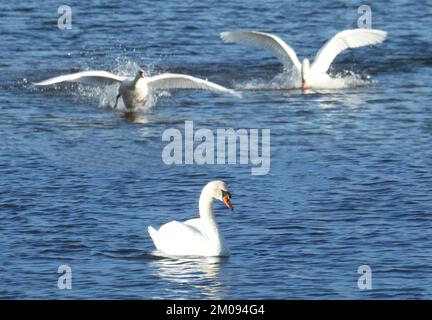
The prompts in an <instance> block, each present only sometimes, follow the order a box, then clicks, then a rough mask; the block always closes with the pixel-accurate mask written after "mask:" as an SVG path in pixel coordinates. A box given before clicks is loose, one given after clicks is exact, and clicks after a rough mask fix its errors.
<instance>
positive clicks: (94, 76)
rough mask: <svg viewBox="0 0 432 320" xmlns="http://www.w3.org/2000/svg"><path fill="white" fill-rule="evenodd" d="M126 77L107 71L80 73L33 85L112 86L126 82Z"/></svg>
mask: <svg viewBox="0 0 432 320" xmlns="http://www.w3.org/2000/svg"><path fill="white" fill-rule="evenodd" d="M126 79H127V77H122V76H117V75H115V74H112V73H110V72H107V71H99V70H94V71H82V72H77V73H72V74H65V75H61V76H58V77H54V78H49V79H46V80H44V81H41V82H36V83H34V85H36V86H48V85H51V84H55V83H61V82H87V83H88V82H90V83H94V82H99V83H105V84H112V83H116V82H118V83H120V82H122V81H124V80H126Z"/></svg>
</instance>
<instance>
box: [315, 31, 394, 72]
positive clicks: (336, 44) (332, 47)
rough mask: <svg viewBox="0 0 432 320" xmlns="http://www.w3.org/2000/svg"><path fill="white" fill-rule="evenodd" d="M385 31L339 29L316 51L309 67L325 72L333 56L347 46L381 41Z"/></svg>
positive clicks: (372, 43)
mask: <svg viewBox="0 0 432 320" xmlns="http://www.w3.org/2000/svg"><path fill="white" fill-rule="evenodd" d="M386 37H387V32H385V31H382V30H376V29H351V30H345V31H341V32H339V33H338V34H336V35H335V36H334V37H333V38H331V39H330V40H329V41H327V43H326V44H325V45H324V46H323V47H322V48H321V49H320V50H319V51H318V53H317V55H316V56H315V60H314V62H313V64H312V67H311V72H313V73H325V72H327V70H328V68H329V67H330V64H331V63H332V61H333V60H334V58H335V57H336V56H337V55H338V54H339V53H341V52H342V51H344V50H345V49H348V48H358V47H363V46H368V45H374V44H378V43H381V42H383V41H384V40H385V39H386Z"/></svg>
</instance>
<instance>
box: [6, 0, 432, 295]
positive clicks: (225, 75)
mask: <svg viewBox="0 0 432 320" xmlns="http://www.w3.org/2000/svg"><path fill="white" fill-rule="evenodd" d="M135 2H136V4H135ZM89 3H91V4H84V2H82V1H68V3H67V4H69V5H70V6H71V7H72V14H73V15H72V29H71V30H60V29H58V28H57V19H58V17H59V14H58V13H57V8H58V5H59V2H58V1H43V2H41V1H32V0H30V1H26V3H21V2H19V1H14V2H10V4H6V2H2V3H1V4H0V41H1V42H0V70H1V72H0V92H1V95H0V137H1V140H0V141H1V143H0V221H1V222H0V243H1V246H0V298H6V299H22V298H25V299H29V298H30V299H32V298H43V299H47V298H49V299H69V298H80V299H90V298H98V299H99V298H113V299H123V298H134V299H135V298H137V299H155V298H158V299H159V298H175V299H190V298H193V299H261V298H269V299H330V298H332V299H333V298H335V299H375V298H379V299H396V298H397V299H431V298H432V259H431V258H432V246H431V245H432V242H431V241H432V228H431V214H432V169H431V168H432V148H431V147H432V94H431V89H430V88H431V85H430V84H431V82H432V37H431V33H430V31H431V27H432V23H431V21H432V20H431V18H430V17H431V16H432V5H431V3H430V2H429V1H416V2H412V1H403V0H398V1H393V2H391V3H388V2H386V1H373V4H371V6H372V10H373V11H372V12H373V15H372V18H373V26H374V28H379V29H383V30H386V31H388V32H389V37H388V40H387V41H386V42H385V43H383V44H382V45H379V46H375V47H371V48H362V49H358V50H351V51H347V52H345V53H343V54H341V55H340V56H338V58H337V59H336V61H335V63H334V65H333V69H332V72H333V73H334V74H337V73H341V72H342V73H343V72H353V73H354V74H356V75H358V76H359V77H361V78H363V79H369V80H368V84H367V85H366V86H361V87H352V88H346V89H335V90H328V91H325V92H324V91H313V92H308V94H303V93H302V92H300V91H298V90H288V89H286V88H283V87H281V88H278V89H277V88H276V89H275V88H274V86H273V87H272V86H271V85H270V84H271V81H272V78H273V77H274V76H276V75H277V74H278V73H280V72H281V65H280V64H279V63H278V61H277V60H276V59H275V58H273V57H272V56H271V55H269V54H267V53H266V52H265V51H262V50H257V49H253V48H249V47H245V46H242V45H227V44H224V43H223V42H222V41H221V40H220V38H219V36H218V34H219V33H220V32H223V31H227V30H233V29H254V30H260V31H265V32H270V33H275V34H277V35H279V36H280V37H282V38H283V39H284V40H286V41H287V42H288V43H289V44H290V45H292V47H293V48H294V49H295V50H296V51H297V54H298V56H299V57H300V58H303V57H309V58H313V57H314V55H315V53H316V51H317V50H318V49H319V48H320V47H321V45H322V44H323V43H324V42H325V41H326V40H327V39H328V38H330V37H331V36H333V35H334V34H335V33H336V32H338V31H340V30H343V29H348V28H354V27H356V25H357V19H358V17H359V15H358V13H357V8H358V6H359V5H361V4H364V2H358V1H333V2H331V3H324V2H301V3H299V2H297V1H281V0H278V1H276V0H270V1H263V2H261V1H255V0H251V1H226V2H225V1H224V2H218V3H215V2H214V1H210V0H201V1H178V2H177V1H176V2H174V1H163V2H162V1H158V2H154V1H134V2H130V1H125V0H117V1H91V2H89ZM138 66H141V67H142V68H144V69H145V70H147V71H148V72H149V73H152V74H157V73H160V72H166V71H169V72H181V73H187V74H191V75H194V76H199V77H202V78H208V79H209V80H212V81H215V82H217V83H220V84H222V85H225V86H228V87H236V88H237V89H239V90H242V89H244V88H248V90H243V91H244V92H243V98H242V99H238V98H235V97H232V96H230V95H220V94H214V93H210V92H203V91H179V92H172V93H170V94H168V93H165V94H164V95H161V96H159V97H158V101H157V104H156V105H155V107H154V108H153V109H152V110H147V112H144V111H143V112H140V113H138V114H135V115H134V116H126V115H125V114H123V113H122V112H120V111H118V110H113V109H112V108H111V107H109V105H112V104H113V102H114V99H115V93H116V92H115V90H114V89H113V88H105V89H104V88H96V89H88V88H83V87H77V86H58V87H55V88H51V89H43V90H42V89H38V88H35V87H33V86H32V85H31V82H33V81H40V80H43V79H46V78H49V77H51V76H55V75H59V74H63V73H70V72H76V71H79V70H90V69H103V70H107V71H112V72H116V73H123V74H125V73H133V72H135V71H136V69H137V68H138ZM255 83H258V84H259V86H258V87H260V89H263V84H264V89H265V84H267V83H268V84H269V86H268V89H267V90H257V89H254V88H253V85H251V84H255ZM186 120H190V121H194V126H195V127H196V128H197V129H199V128H209V129H216V128H230V127H232V128H235V129H239V128H259V129H263V128H270V129H271V171H270V173H269V174H268V175H263V176H252V175H251V167H252V166H251V165H240V164H237V165H226V166H224V165H203V166H199V165H179V166H167V165H165V163H164V162H163V161H162V157H161V154H162V150H163V148H164V146H165V145H166V143H164V142H162V141H161V136H162V133H163V132H164V130H165V129H167V128H177V129H179V130H183V127H184V121H186ZM214 179H222V180H224V181H226V183H227V184H228V186H229V187H230V191H231V192H232V194H233V199H232V201H233V204H234V206H235V211H234V213H233V214H231V213H230V212H229V211H228V210H226V209H225V208H224V206H223V204H222V203H216V204H215V210H216V215H217V219H218V221H219V223H220V227H221V229H222V232H223V234H224V236H225V238H226V240H227V242H228V244H229V247H230V250H231V256H230V257H229V258H223V259H218V258H212V259H210V258H187V259H186V258H185V259H175V258H162V257H157V256H155V255H154V254H153V251H154V246H153V243H152V241H151V239H150V238H149V236H148V234H147V231H146V229H147V226H148V225H150V224H152V225H153V226H155V227H157V226H160V225H162V224H163V223H166V222H168V221H170V220H172V219H177V220H185V219H188V218H192V217H194V216H196V215H197V204H198V197H199V193H200V191H201V188H202V187H203V186H204V185H205V184H206V183H207V182H209V181H211V180H214ZM63 264H66V265H69V266H70V267H71V268H72V289H71V290H67V289H66V290H60V289H59V288H58V287H57V280H58V277H59V276H60V274H58V273H57V269H58V267H59V266H60V265H63ZM361 265H368V266H370V267H371V269H372V290H360V289H359V288H358V286H357V280H358V278H359V276H360V275H359V274H358V273H357V269H358V267H359V266H361Z"/></svg>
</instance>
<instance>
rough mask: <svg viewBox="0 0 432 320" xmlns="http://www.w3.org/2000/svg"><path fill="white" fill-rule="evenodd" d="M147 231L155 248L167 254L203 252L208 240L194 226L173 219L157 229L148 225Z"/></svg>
mask: <svg viewBox="0 0 432 320" xmlns="http://www.w3.org/2000/svg"><path fill="white" fill-rule="evenodd" d="M193 220H195V219H193ZM197 220H199V219H197ZM149 233H150V236H151V237H152V239H153V242H154V244H155V246H156V248H157V249H159V250H161V251H163V252H165V253H166V254H169V255H196V254H204V253H205V249H206V243H207V241H208V239H207V237H206V236H205V235H203V233H201V231H200V230H199V229H197V228H196V227H194V226H192V225H190V224H188V223H182V222H179V221H175V220H173V221H171V222H168V223H166V224H164V225H163V226H161V227H160V229H159V230H158V231H156V230H155V229H153V228H150V227H149Z"/></svg>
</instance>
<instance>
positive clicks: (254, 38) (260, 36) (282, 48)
mask: <svg viewBox="0 0 432 320" xmlns="http://www.w3.org/2000/svg"><path fill="white" fill-rule="evenodd" d="M386 37H387V32H385V31H382V30H374V29H352V30H345V31H341V32H339V33H338V34H336V35H335V36H334V37H333V38H331V39H330V40H329V41H327V43H326V44H325V45H324V46H323V47H322V48H321V49H320V50H319V51H318V53H317V55H316V56H315V60H314V62H313V64H312V65H310V63H309V60H308V59H304V60H303V61H302V63H300V61H299V60H298V58H297V55H296V53H295V51H294V50H293V49H292V48H291V47H290V46H289V45H287V44H286V43H285V42H284V41H283V40H282V39H281V38H279V37H277V36H275V35H272V34H268V33H263V32H257V31H241V30H240V31H231V32H222V33H221V38H222V40H223V41H224V42H227V43H235V42H237V43H244V44H248V45H251V46H255V47H260V48H265V49H267V50H269V51H270V52H272V53H273V54H274V55H276V57H278V58H279V59H280V60H281V62H282V63H283V65H284V69H285V70H290V69H291V68H292V66H293V65H294V68H295V69H296V71H297V72H298V74H299V75H300V77H301V79H299V80H301V87H302V89H306V88H310V87H315V86H318V87H319V86H320V83H325V81H328V80H329V79H331V78H330V76H329V75H328V74H327V70H328V68H329V67H330V64H331V63H332V61H333V60H334V58H335V57H336V56H337V55H338V54H339V53H341V52H342V51H343V50H345V49H348V48H358V47H362V46H367V45H374V44H378V43H381V42H383V41H384V40H385V39H386Z"/></svg>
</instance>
